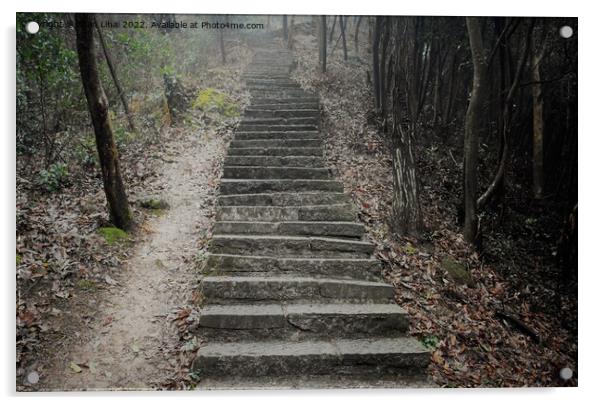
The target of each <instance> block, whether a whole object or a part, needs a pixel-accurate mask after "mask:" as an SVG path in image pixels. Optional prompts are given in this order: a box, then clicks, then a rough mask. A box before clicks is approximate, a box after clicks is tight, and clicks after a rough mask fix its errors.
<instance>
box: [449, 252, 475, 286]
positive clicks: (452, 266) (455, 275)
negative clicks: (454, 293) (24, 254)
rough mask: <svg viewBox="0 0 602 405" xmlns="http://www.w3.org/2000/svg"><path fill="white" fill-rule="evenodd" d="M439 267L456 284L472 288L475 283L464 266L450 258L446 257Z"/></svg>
mask: <svg viewBox="0 0 602 405" xmlns="http://www.w3.org/2000/svg"><path fill="white" fill-rule="evenodd" d="M441 267H443V269H444V270H445V271H447V273H448V274H449V275H450V276H451V278H452V279H453V280H454V281H455V282H456V283H458V284H464V285H467V286H469V287H474V286H475V283H474V280H473V279H472V276H471V275H470V272H469V271H468V270H467V269H466V268H465V266H464V265H462V264H461V263H458V262H457V261H455V260H454V259H453V258H452V257H449V256H448V257H446V258H444V259H443V260H442V261H441Z"/></svg>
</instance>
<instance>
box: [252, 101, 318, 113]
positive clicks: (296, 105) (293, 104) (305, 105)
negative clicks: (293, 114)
mask: <svg viewBox="0 0 602 405" xmlns="http://www.w3.org/2000/svg"><path fill="white" fill-rule="evenodd" d="M319 107H320V104H319V103H318V102H317V101H316V102H297V101H296V100H290V101H289V102H286V103H285V102H281V103H278V104H274V103H268V104H258V103H256V102H255V100H252V101H251V104H250V105H249V106H248V108H251V109H257V110H275V111H279V110H317V109H318V108H319Z"/></svg>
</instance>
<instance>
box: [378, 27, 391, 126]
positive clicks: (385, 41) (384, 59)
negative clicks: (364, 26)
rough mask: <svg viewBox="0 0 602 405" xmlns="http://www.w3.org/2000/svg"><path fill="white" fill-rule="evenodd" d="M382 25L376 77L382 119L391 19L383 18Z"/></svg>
mask: <svg viewBox="0 0 602 405" xmlns="http://www.w3.org/2000/svg"><path fill="white" fill-rule="evenodd" d="M382 21H383V24H384V26H385V30H384V32H383V43H382V52H381V57H380V74H379V75H378V77H379V79H380V83H379V87H380V91H379V95H380V103H379V104H380V113H381V116H382V118H383V119H385V118H386V117H387V94H388V89H387V86H386V83H387V80H386V77H387V48H388V47H389V39H390V37H391V19H390V18H389V17H383V20H382Z"/></svg>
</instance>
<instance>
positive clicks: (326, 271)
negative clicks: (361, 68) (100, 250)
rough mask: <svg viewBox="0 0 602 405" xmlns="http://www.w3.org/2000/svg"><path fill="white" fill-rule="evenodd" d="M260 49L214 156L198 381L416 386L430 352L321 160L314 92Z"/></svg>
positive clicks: (278, 55)
mask: <svg viewBox="0 0 602 405" xmlns="http://www.w3.org/2000/svg"><path fill="white" fill-rule="evenodd" d="M267 39H268V41H270V37H269V36H267ZM262 44H263V45H262V46H266V45H265V43H262ZM267 48H268V49H265V50H260V51H258V52H257V53H256V54H255V57H254V61H253V62H252V63H251V65H250V66H249V68H248V69H247V72H246V73H245V74H244V77H245V78H246V81H247V89H248V90H249V92H250V94H251V103H250V105H249V106H248V107H247V110H246V111H245V113H244V116H243V117H242V119H241V122H240V123H239V126H238V128H237V130H236V132H235V135H234V140H233V141H232V142H231V144H230V148H229V150H228V154H227V156H226V158H225V163H224V168H223V177H222V180H221V183H220V186H219V191H220V195H219V196H218V204H217V211H216V219H217V222H216V223H215V226H214V229H213V237H212V239H211V241H210V243H209V244H208V254H207V257H206V261H205V263H204V265H203V267H202V269H201V271H202V275H203V276H202V282H201V295H202V307H201V308H200V313H199V317H198V323H197V325H196V330H195V331H194V333H196V334H197V335H198V336H199V337H200V339H201V340H200V341H201V342H203V345H202V346H201V348H200V349H199V350H198V353H197V357H196V359H195V361H194V364H193V371H194V372H195V373H196V374H197V375H200V376H202V379H201V382H200V384H201V386H202V388H212V387H218V386H223V387H236V388H242V387H245V386H249V387H254V388H256V387H270V388H272V387H293V388H300V387H306V386H307V387H312V386H315V387H320V388H324V387H330V386H342V387H357V386H361V387H374V386H379V387H382V386H395V387H401V386H403V387H405V386H412V387H414V386H424V385H425V384H427V380H426V379H425V370H426V367H427V365H428V363H429V359H430V353H429V352H428V351H427V350H426V349H424V347H422V345H421V344H420V343H419V342H418V341H417V340H416V339H413V338H411V337H408V336H407V329H408V316H407V314H406V313H405V311H404V310H403V309H401V308H400V307H399V306H398V305H397V304H396V303H395V301H394V289H393V287H392V286H391V285H389V284H387V283H384V282H383V281H382V279H381V276H380V275H381V269H382V265H381V263H380V261H378V260H376V259H374V257H373V256H372V255H373V251H374V246H373V245H372V244H371V243H369V242H367V241H366V236H365V234H364V227H363V225H362V224H361V223H359V222H357V213H356V209H355V208H354V207H355V204H354V203H353V202H352V200H351V198H350V197H349V196H348V195H346V194H345V193H344V192H343V191H344V190H343V185H342V183H341V182H339V181H336V180H335V179H334V178H333V177H332V175H331V173H330V172H329V170H327V169H326V168H325V162H324V159H323V157H322V148H323V145H322V144H323V142H322V140H323V139H324V137H323V136H322V134H321V133H320V131H319V118H320V112H319V100H318V98H317V97H316V95H314V94H311V93H310V92H308V91H306V90H303V89H302V88H301V86H299V85H298V84H297V83H295V82H294V81H293V80H291V79H290V77H289V74H290V72H291V68H292V57H291V54H290V52H289V51H287V50H286V49H282V47H281V46H280V45H279V42H278V41H275V42H274V43H273V44H272V45H268V46H267ZM237 384H238V385H237Z"/></svg>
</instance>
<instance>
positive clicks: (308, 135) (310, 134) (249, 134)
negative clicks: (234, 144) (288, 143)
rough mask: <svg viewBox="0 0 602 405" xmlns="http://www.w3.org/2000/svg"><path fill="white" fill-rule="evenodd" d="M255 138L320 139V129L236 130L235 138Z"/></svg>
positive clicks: (247, 139)
mask: <svg viewBox="0 0 602 405" xmlns="http://www.w3.org/2000/svg"><path fill="white" fill-rule="evenodd" d="M255 139H320V135H319V132H318V131H287V132H262V131H236V132H235V133H234V140H237V141H249V140H255Z"/></svg>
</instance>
